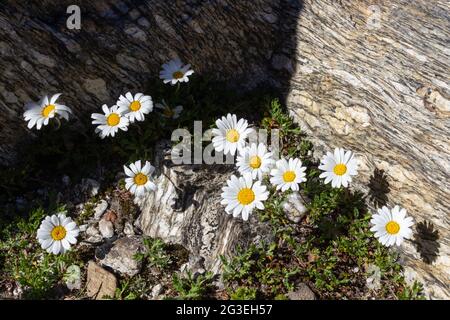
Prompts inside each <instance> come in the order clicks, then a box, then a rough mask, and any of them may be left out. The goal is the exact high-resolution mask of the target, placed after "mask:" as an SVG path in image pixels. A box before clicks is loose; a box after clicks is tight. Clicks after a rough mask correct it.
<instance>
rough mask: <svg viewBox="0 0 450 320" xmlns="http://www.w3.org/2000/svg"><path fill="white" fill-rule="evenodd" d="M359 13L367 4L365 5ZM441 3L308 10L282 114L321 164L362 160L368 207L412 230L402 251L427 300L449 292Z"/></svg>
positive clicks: (449, 126)
mask: <svg viewBox="0 0 450 320" xmlns="http://www.w3.org/2000/svg"><path fill="white" fill-rule="evenodd" d="M363 3H367V4H366V5H364V4H363ZM449 9H450V8H449V4H448V2H447V1H440V0H438V1H425V0H419V1H406V0H404V1H403V0H396V1H370V2H369V1H356V0H351V1H334V0H326V1H305V2H304V6H303V9H302V12H301V16H300V18H299V19H298V21H297V23H296V26H295V27H296V29H297V32H296V34H297V42H296V43H295V46H296V48H297V55H296V56H295V59H294V61H292V64H294V65H296V70H295V72H293V73H292V78H291V82H290V85H289V93H288V96H287V105H288V108H289V110H290V113H291V114H292V115H293V116H294V118H295V119H296V121H297V122H298V123H299V124H300V126H301V128H302V129H303V130H304V131H305V132H306V133H307V134H308V135H309V136H311V137H312V140H313V142H314V143H315V146H316V155H317V157H318V158H319V157H320V156H321V155H322V154H323V153H324V152H326V150H330V149H332V148H334V147H338V146H339V147H344V148H347V149H351V150H354V151H356V153H357V154H358V155H359V158H360V160H361V162H362V163H361V168H360V174H359V176H358V178H357V179H356V181H355V182H356V183H355V187H357V188H359V189H362V190H365V191H366V192H367V193H368V195H369V199H371V200H372V201H371V203H370V204H371V206H372V209H373V210H374V209H375V207H376V206H380V205H384V204H387V205H389V206H394V205H395V204H399V205H401V206H404V207H406V208H407V210H408V212H409V214H410V215H412V216H413V217H414V219H415V221H416V227H415V230H414V233H415V235H414V239H413V241H412V242H411V241H409V242H408V241H407V242H405V244H404V245H403V246H402V247H401V249H400V251H401V252H402V253H403V256H402V259H403V261H404V263H405V265H406V267H407V270H409V271H411V272H414V274H415V275H416V276H417V278H418V280H421V281H422V282H423V283H424V284H425V289H426V293H427V294H428V296H429V297H431V298H447V299H448V298H449V297H450V290H449V285H448V279H450V258H449V253H450V247H449V245H450V230H449V229H450V225H449V212H450V180H449V176H450V162H449V160H450V153H449V151H450V139H449V132H450V118H449V117H450V100H449V98H450V84H449V71H450V57H449V55H450V50H449V48H448V43H449V38H450V33H449V30H450V10H449Z"/></svg>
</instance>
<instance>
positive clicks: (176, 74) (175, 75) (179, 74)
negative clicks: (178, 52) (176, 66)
mask: <svg viewBox="0 0 450 320" xmlns="http://www.w3.org/2000/svg"><path fill="white" fill-rule="evenodd" d="M172 77H173V78H174V79H181V78H183V77H184V73H183V72H182V71H175V72H174V73H172Z"/></svg>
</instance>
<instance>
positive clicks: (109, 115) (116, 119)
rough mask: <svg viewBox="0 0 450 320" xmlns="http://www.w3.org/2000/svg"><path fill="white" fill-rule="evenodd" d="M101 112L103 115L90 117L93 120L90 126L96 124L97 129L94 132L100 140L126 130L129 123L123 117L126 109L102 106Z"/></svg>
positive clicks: (98, 114) (95, 114) (96, 114)
mask: <svg viewBox="0 0 450 320" xmlns="http://www.w3.org/2000/svg"><path fill="white" fill-rule="evenodd" d="M102 110H103V112H104V114H101V113H93V114H92V115H91V118H92V119H94V121H92V124H98V126H97V128H95V132H96V133H98V134H99V135H100V137H101V138H102V139H104V138H105V137H107V136H112V137H114V135H115V134H116V132H117V131H119V129H121V130H123V131H127V130H128V125H129V124H130V121H129V120H128V118H127V117H126V116H125V113H126V112H127V110H128V109H127V108H125V107H119V106H116V105H114V106H112V107H111V108H108V106H107V105H106V104H104V105H103V106H102Z"/></svg>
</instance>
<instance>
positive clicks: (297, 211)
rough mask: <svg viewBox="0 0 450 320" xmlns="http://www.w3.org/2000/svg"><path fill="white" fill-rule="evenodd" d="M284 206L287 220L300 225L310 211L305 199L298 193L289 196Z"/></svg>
mask: <svg viewBox="0 0 450 320" xmlns="http://www.w3.org/2000/svg"><path fill="white" fill-rule="evenodd" d="M282 206H283V210H284V212H285V213H286V216H287V218H288V219H289V220H290V221H292V222H294V223H299V222H300V220H301V219H302V218H303V217H304V216H305V215H306V212H307V211H308V209H307V208H306V203H305V199H304V198H303V196H302V195H300V194H299V193H297V192H294V193H291V194H290V195H288V196H287V197H286V200H284V201H283V203H282Z"/></svg>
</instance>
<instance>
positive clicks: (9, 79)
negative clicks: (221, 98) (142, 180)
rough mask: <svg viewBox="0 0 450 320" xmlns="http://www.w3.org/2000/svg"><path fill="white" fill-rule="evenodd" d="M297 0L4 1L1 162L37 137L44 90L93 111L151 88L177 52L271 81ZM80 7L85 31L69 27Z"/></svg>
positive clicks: (219, 70)
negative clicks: (30, 111)
mask: <svg viewBox="0 0 450 320" xmlns="http://www.w3.org/2000/svg"><path fill="white" fill-rule="evenodd" d="M290 2H291V1H287V0H277V1H273V0H258V1H231V0H203V1H194V0H177V1H170V4H168V2H167V1H166V0H152V1H149V0H139V1H136V0H123V1H120V0H106V1H87V0H84V1H83V0H80V1H72V0H61V1H58V2H57V3H55V1H49V0H42V1H38V2H37V1H35V2H33V1H28V2H20V1H13V0H6V1H2V2H1V4H0V57H1V59H0V70H1V74H0V114H1V116H0V142H1V143H0V164H5V163H6V164H8V163H13V161H14V156H15V150H16V148H17V146H16V144H17V142H19V141H20V140H21V139H22V138H25V137H27V136H28V134H29V132H27V131H28V130H27V128H26V123H25V122H24V121H23V120H22V115H23V111H24V105H25V103H27V102H29V101H38V100H39V99H40V97H41V96H42V95H45V94H52V93H57V92H62V93H63V96H61V100H60V102H61V103H64V104H66V105H67V106H69V107H71V108H72V110H73V111H74V114H75V117H85V116H87V115H88V114H90V113H91V112H93V111H94V110H100V108H101V106H102V104H104V103H106V104H107V105H112V104H114V103H115V102H116V101H117V99H118V97H119V95H120V94H123V93H124V92H127V91H135V92H142V91H143V90H145V88H146V84H147V83H148V80H149V79H151V78H157V77H158V76H159V71H160V70H161V65H162V64H163V63H165V62H167V61H168V60H169V59H171V58H174V57H179V58H181V59H182V60H183V61H184V62H185V63H190V64H192V66H193V67H194V69H195V72H196V74H213V75H215V76H218V77H220V78H221V79H224V80H228V79H232V80H233V81H234V82H235V83H239V84H240V85H242V84H246V85H248V86H252V85H256V84H257V83H260V82H261V81H265V80H267V79H269V78H270V75H271V74H272V69H273V68H272V67H271V64H270V59H271V58H272V56H276V57H277V58H276V60H277V61H278V62H277V65H281V66H282V65H283V63H285V62H286V58H283V54H282V52H279V53H277V52H276V51H277V50H278V49H279V48H282V46H278V44H280V43H282V41H283V39H285V38H287V37H288V36H289V34H288V33H286V32H284V33H283V34H281V35H280V34H279V33H278V30H279V28H278V27H279V24H280V22H281V21H285V19H284V18H283V16H284V15H285V13H286V12H287V11H293V12H296V11H298V10H299V5H298V4H297V3H296V2H295V1H294V2H293V4H290ZM74 4H76V5H78V6H79V7H80V10H81V29H79V30H77V29H68V28H67V26H66V22H67V19H68V18H69V16H70V15H69V14H67V13H66V10H67V7H68V6H70V5H74ZM280 50H281V49H280ZM275 54H276V55H275ZM274 71H275V72H276V70H274ZM148 93H149V94H151V92H148ZM72 125H73V124H72ZM80 129H82V130H86V128H80Z"/></svg>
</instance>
